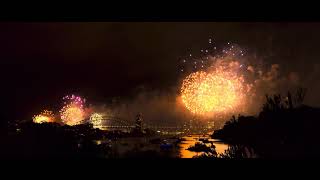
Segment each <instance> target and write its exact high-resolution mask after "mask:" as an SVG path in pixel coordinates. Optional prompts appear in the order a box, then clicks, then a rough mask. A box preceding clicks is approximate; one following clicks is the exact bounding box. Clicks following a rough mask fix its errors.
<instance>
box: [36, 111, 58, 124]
mask: <svg viewBox="0 0 320 180" xmlns="http://www.w3.org/2000/svg"><path fill="white" fill-rule="evenodd" d="M32 119H33V122H34V123H49V122H54V114H53V112H52V111H48V110H44V111H43V112H42V113H40V114H38V115H35V116H33V118H32Z"/></svg>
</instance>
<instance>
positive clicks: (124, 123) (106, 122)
mask: <svg viewBox="0 0 320 180" xmlns="http://www.w3.org/2000/svg"><path fill="white" fill-rule="evenodd" d="M96 127H98V128H101V129H114V130H117V129H118V130H130V129H133V128H134V127H135V121H133V120H131V121H130V120H126V119H123V118H119V117H115V116H104V117H103V118H102V121H101V126H96ZM143 128H148V129H152V130H156V131H158V130H159V131H183V130H187V129H192V130H203V129H207V127H205V126H192V127H189V126H188V127H186V126H161V125H152V124H143Z"/></svg>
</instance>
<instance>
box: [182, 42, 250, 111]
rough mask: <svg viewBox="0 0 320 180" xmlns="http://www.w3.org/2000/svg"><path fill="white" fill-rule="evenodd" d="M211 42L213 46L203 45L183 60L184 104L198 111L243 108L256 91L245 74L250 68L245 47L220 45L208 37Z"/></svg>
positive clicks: (228, 44)
mask: <svg viewBox="0 0 320 180" xmlns="http://www.w3.org/2000/svg"><path fill="white" fill-rule="evenodd" d="M209 45H210V47H211V48H210V47H208V48H206V49H202V50H201V53H200V55H198V56H193V58H192V59H191V57H192V56H189V58H188V59H187V58H185V59H183V60H182V63H183V69H181V72H183V73H184V76H185V78H184V80H183V82H182V86H181V99H182V102H183V104H184V106H185V107H186V108H187V109H188V110H189V111H190V112H192V113H193V114H196V115H212V114H213V115H215V116H220V115H223V114H228V113H242V112H244V111H245V110H246V108H247V104H248V102H249V99H250V97H249V95H248V94H250V93H251V95H252V94H254V93H253V85H252V84H251V83H249V82H247V81H246V78H245V73H247V71H248V69H247V65H246V64H245V63H244V62H245V59H244V51H243V50H242V49H240V48H239V46H237V45H235V44H232V43H230V42H228V43H227V45H225V46H224V48H218V47H217V46H216V44H215V43H214V42H213V40H212V39H209ZM249 70H252V69H251V68H249ZM244 71H246V72H244ZM186 73H187V75H185V74H186Z"/></svg>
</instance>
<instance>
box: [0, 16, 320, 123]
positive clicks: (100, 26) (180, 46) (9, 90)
mask: <svg viewBox="0 0 320 180" xmlns="http://www.w3.org/2000/svg"><path fill="white" fill-rule="evenodd" d="M319 32H320V24H319V23H231V22H230V23H221V22H219V23H200V22H199V23H186V22H185V23H176V22H171V23H160V22H153V23H147V22H140V23H98V22H95V23H89V22H83V23H80V22H78V23H60V22H52V23H1V24H0V52H1V53H0V60H1V61H0V63H1V77H2V79H3V80H2V82H1V84H2V90H1V91H2V92H3V93H2V94H3V95H4V96H5V98H8V99H9V100H10V102H9V104H8V107H10V111H9V112H10V113H11V114H12V116H13V117H14V118H28V116H29V117H30V115H32V114H34V113H33V111H39V110H41V108H42V107H51V106H55V105H53V104H56V102H57V101H59V100H60V98H61V97H62V96H64V95H66V94H70V93H78V94H80V95H83V96H85V97H87V98H88V99H91V101H104V100H107V99H109V98H112V97H116V96H122V97H126V96H130V95H132V93H134V92H135V89H136V88H137V87H139V86H141V85H143V86H146V87H148V88H150V89H157V90H164V91H165V90H166V89H168V88H169V87H172V86H176V85H177V82H178V78H179V75H178V71H179V69H178V63H179V58H180V57H181V56H183V55H185V54H186V53H187V52H188V51H189V50H190V49H199V48H201V47H202V46H203V45H204V44H206V43H207V39H208V37H213V38H214V39H215V41H216V42H218V43H219V42H221V43H223V42H227V41H231V42H234V43H237V44H239V45H240V46H241V47H244V48H247V49H250V51H251V52H255V53H256V54H257V55H258V56H261V57H263V59H264V61H265V62H266V63H270V64H272V63H278V64H280V66H281V68H282V69H284V70H289V71H294V72H297V73H298V74H299V76H300V78H301V79H302V81H303V84H304V86H305V87H306V88H308V93H307V97H306V103H307V104H310V105H313V106H320V95H319V94H318V92H320V85H319V80H317V79H318V78H319V77H320V76H319V75H320V63H319V58H320V54H319V52H320V46H319V45H320V44H319V43H320V34H319ZM4 106H7V105H4Z"/></svg>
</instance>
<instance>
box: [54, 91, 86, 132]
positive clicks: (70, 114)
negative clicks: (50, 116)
mask: <svg viewBox="0 0 320 180" xmlns="http://www.w3.org/2000/svg"><path fill="white" fill-rule="evenodd" d="M63 100H64V106H63V108H62V109H61V110H60V116H61V120H62V122H63V123H64V124H67V125H70V126H72V125H77V124H79V123H81V121H82V120H84V118H85V110H84V105H83V104H84V103H85V99H82V98H81V97H79V96H75V95H71V96H65V97H63Z"/></svg>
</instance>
